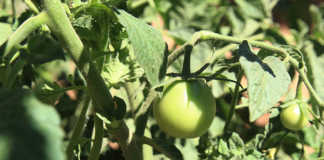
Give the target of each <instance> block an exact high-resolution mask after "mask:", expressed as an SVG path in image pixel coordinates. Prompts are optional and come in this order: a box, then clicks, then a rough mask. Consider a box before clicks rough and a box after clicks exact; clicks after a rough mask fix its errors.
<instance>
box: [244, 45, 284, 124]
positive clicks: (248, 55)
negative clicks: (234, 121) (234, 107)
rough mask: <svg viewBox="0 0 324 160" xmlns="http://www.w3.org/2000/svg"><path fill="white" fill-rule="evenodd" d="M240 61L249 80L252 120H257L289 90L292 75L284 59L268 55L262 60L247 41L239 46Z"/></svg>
mask: <svg viewBox="0 0 324 160" xmlns="http://www.w3.org/2000/svg"><path fill="white" fill-rule="evenodd" d="M238 52H239V54H240V63H241V65H242V68H243V70H244V72H245V75H246V77H247V80H248V94H249V113H250V121H251V122H252V121H255V120H256V119H257V118H259V117H260V116H261V115H263V114H264V113H266V112H268V111H269V109H270V108H271V107H272V106H274V105H275V104H276V103H277V102H278V101H279V99H280V97H281V96H283V95H284V94H285V93H286V92H287V91H288V85H289V84H290V76H289V74H288V72H287V70H286V67H285V65H284V63H283V62H282V61H280V60H279V59H278V58H276V57H273V56H268V57H266V58H265V59H264V61H263V62H262V61H261V60H260V59H259V58H258V57H257V56H256V55H255V54H254V53H253V52H252V51H251V49H250V46H249V45H248V43H247V41H244V42H243V43H242V44H241V45H240V47H239V51H238Z"/></svg>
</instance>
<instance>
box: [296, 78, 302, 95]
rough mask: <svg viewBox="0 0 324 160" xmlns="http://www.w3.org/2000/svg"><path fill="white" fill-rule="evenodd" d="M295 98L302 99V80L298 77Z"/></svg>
mask: <svg viewBox="0 0 324 160" xmlns="http://www.w3.org/2000/svg"><path fill="white" fill-rule="evenodd" d="M296 98H297V99H299V100H303V81H302V80H301V78H299V79H298V84H297V91H296Z"/></svg>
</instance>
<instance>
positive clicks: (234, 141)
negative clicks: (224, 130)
mask: <svg viewBox="0 0 324 160" xmlns="http://www.w3.org/2000/svg"><path fill="white" fill-rule="evenodd" d="M228 142H229V147H230V149H239V148H243V147H244V142H243V140H242V139H241V137H240V136H239V135H238V134H237V133H235V132H233V134H232V136H231V138H230V139H229V140H228Z"/></svg>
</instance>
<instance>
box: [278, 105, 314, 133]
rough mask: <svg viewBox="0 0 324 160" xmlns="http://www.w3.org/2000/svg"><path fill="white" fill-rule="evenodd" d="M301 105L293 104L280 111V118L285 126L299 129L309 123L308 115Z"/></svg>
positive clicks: (294, 129) (295, 129)
mask: <svg viewBox="0 0 324 160" xmlns="http://www.w3.org/2000/svg"><path fill="white" fill-rule="evenodd" d="M300 107H301V106H299V105H298V104H292V105H289V106H288V107H287V108H285V109H284V110H283V111H282V112H281V113H280V120H281V123H282V124H283V126H285V127H286V128H288V129H290V130H293V131H298V130H301V129H303V128H304V127H305V126H306V125H307V124H308V120H307V117H306V115H304V114H305V113H303V112H302V111H301V109H300Z"/></svg>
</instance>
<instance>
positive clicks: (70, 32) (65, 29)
mask: <svg viewBox="0 0 324 160" xmlns="http://www.w3.org/2000/svg"><path fill="white" fill-rule="evenodd" d="M44 7H45V10H46V12H47V14H48V16H49V18H50V21H49V23H48V26H49V27H50V29H51V30H52V31H53V32H55V34H56V35H58V36H59V38H60V39H61V40H62V41H63V43H64V45H65V47H66V48H67V49H68V51H69V53H70V54H71V56H72V59H73V60H74V62H75V63H76V64H77V65H78V67H79V69H80V70H82V67H80V63H81V62H80V57H81V55H82V52H83V49H84V47H83V44H82V42H81V40H80V38H79V36H78V35H77V33H76V32H75V30H74V29H73V27H72V24H71V22H70V20H69V18H68V17H67V15H66V13H65V10H64V7H63V5H62V3H61V2H60V1H59V0H44Z"/></svg>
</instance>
